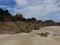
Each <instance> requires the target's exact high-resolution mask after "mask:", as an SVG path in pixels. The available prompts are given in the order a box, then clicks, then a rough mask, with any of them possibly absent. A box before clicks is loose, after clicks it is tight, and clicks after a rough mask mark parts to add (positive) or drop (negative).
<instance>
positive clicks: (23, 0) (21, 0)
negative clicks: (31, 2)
mask: <svg viewBox="0 0 60 45" xmlns="http://www.w3.org/2000/svg"><path fill="white" fill-rule="evenodd" d="M15 2H16V3H17V4H18V5H27V4H28V2H27V0H15Z"/></svg>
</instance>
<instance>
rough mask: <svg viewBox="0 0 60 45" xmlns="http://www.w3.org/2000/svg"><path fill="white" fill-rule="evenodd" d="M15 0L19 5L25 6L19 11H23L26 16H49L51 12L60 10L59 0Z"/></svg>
mask: <svg viewBox="0 0 60 45" xmlns="http://www.w3.org/2000/svg"><path fill="white" fill-rule="evenodd" d="M57 1H58V2H57ZM15 2H16V3H17V6H19V7H20V5H21V6H24V8H23V9H20V11H19V12H21V13H22V14H23V15H24V16H25V17H37V18H38V17H40V16H47V15H50V14H51V13H54V12H57V11H60V7H58V5H60V1H59V0H15ZM56 2H57V3H56ZM26 5H27V6H26ZM57 16H60V15H57Z"/></svg>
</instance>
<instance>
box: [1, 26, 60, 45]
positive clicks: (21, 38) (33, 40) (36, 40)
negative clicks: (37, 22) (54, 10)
mask: <svg viewBox="0 0 60 45" xmlns="http://www.w3.org/2000/svg"><path fill="white" fill-rule="evenodd" d="M50 29H51V31H50ZM54 29H55V30H56V29H57V30H60V27H59V28H56V27H53V28H51V27H50V28H43V29H41V30H37V31H34V30H33V31H32V32H31V33H20V34H14V35H9V34H5V35H0V45H60V40H59V39H60V36H54V35H53V34H57V32H59V31H57V32H56V31H55V32H56V33H55V32H54V31H52V30H54ZM46 31H47V32H49V33H50V34H49V35H48V36H47V37H41V36H40V35H37V33H42V32H46Z"/></svg>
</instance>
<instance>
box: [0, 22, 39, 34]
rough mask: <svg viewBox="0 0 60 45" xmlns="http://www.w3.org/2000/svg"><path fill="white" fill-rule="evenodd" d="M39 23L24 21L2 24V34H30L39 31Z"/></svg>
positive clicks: (0, 27) (0, 31)
mask: <svg viewBox="0 0 60 45" xmlns="http://www.w3.org/2000/svg"><path fill="white" fill-rule="evenodd" d="M39 28H40V27H39V25H38V24H37V23H28V22H22V21H16V22H0V34H7V33H9V34H16V33H21V32H25V33H29V32H30V31H31V30H34V29H39Z"/></svg>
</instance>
